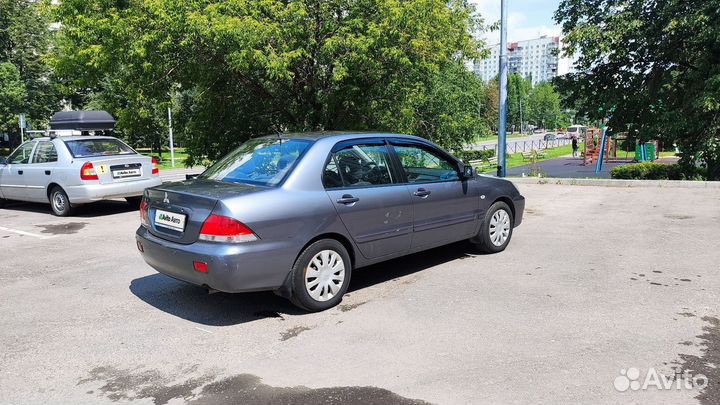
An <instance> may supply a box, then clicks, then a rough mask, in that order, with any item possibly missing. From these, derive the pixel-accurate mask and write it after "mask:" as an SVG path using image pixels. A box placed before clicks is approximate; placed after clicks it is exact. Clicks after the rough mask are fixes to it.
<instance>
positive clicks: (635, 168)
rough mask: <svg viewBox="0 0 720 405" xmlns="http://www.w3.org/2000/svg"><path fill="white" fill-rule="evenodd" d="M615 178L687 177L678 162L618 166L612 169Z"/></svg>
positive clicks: (683, 178)
mask: <svg viewBox="0 0 720 405" xmlns="http://www.w3.org/2000/svg"><path fill="white" fill-rule="evenodd" d="M610 177H612V178H613V179H628V180H685V179H686V177H685V175H684V174H683V173H682V171H681V170H680V166H678V165H677V164H672V165H664V164H660V163H651V162H645V163H636V164H629V165H624V166H618V167H615V168H613V169H612V170H611V171H610Z"/></svg>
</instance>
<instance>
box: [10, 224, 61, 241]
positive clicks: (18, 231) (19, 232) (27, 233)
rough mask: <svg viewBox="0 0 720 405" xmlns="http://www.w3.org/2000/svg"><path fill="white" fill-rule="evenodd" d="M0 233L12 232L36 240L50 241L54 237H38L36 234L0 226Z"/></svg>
mask: <svg viewBox="0 0 720 405" xmlns="http://www.w3.org/2000/svg"><path fill="white" fill-rule="evenodd" d="M0 231H5V232H12V233H16V234H18V235H25V236H32V237H33V238H38V239H50V238H54V237H55V235H40V234H37V233H32V232H26V231H21V230H19V229H13V228H6V227H4V226H0Z"/></svg>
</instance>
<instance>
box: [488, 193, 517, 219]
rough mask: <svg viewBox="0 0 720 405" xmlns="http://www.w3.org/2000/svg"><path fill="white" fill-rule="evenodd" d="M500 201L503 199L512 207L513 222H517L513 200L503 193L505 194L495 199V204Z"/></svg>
mask: <svg viewBox="0 0 720 405" xmlns="http://www.w3.org/2000/svg"><path fill="white" fill-rule="evenodd" d="M498 201H502V202H504V203H505V204H507V206H508V207H510V213H511V214H512V216H513V224H514V223H515V203H513V200H512V199H511V198H510V197H508V196H505V195H503V196H500V197H498V198H496V199H495V201H493V204H495V203H496V202H498ZM490 205H492V204H490Z"/></svg>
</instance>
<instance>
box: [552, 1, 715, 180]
mask: <svg viewBox="0 0 720 405" xmlns="http://www.w3.org/2000/svg"><path fill="white" fill-rule="evenodd" d="M555 19H556V20H557V21H558V22H559V23H561V24H562V26H563V32H564V34H565V41H564V42H565V49H564V51H565V52H566V53H570V54H572V53H578V54H579V57H578V60H577V68H578V70H579V72H578V73H574V74H571V75H567V76H566V77H565V78H563V79H562V80H560V81H559V84H560V85H561V86H562V88H563V92H567V93H568V94H571V95H572V97H574V98H575V99H576V100H578V107H579V110H580V112H581V113H582V114H585V115H586V116H587V117H588V118H590V119H600V118H605V117H611V118H610V120H609V125H610V126H611V127H612V128H613V129H614V130H615V131H617V132H625V131H627V132H629V133H630V136H631V137H635V138H639V139H641V140H650V139H660V140H662V141H664V143H665V144H666V145H669V144H672V143H673V142H676V143H677V144H678V145H679V146H680V150H681V151H682V157H681V165H682V167H683V169H684V171H685V173H686V175H690V176H693V175H695V174H696V172H697V168H698V167H700V168H701V172H703V173H704V174H705V175H706V176H707V178H708V179H712V180H720V140H719V136H718V134H719V133H720V63H718V56H717V55H720V40H719V39H718V38H720V1H718V0H666V1H657V2H648V1H644V0H627V1H622V2H621V1H617V0H598V1H592V2H587V1H583V0H563V1H562V2H561V3H560V6H559V9H558V10H557V12H556V14H555Z"/></svg>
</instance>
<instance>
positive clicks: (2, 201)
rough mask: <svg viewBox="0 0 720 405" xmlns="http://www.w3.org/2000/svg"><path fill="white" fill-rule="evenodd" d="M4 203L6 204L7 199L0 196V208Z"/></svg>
mask: <svg viewBox="0 0 720 405" xmlns="http://www.w3.org/2000/svg"><path fill="white" fill-rule="evenodd" d="M5 204H7V200H6V199H4V198H0V208H2V207H4V206H5Z"/></svg>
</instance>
